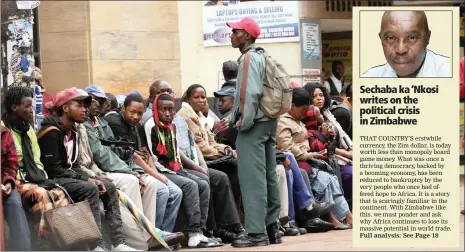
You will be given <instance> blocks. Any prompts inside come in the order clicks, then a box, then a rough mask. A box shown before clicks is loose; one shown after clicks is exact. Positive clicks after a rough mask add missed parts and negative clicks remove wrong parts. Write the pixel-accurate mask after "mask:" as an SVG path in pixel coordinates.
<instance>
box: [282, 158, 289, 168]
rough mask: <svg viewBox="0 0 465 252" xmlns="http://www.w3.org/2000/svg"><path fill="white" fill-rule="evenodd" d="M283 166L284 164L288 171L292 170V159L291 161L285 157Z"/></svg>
mask: <svg viewBox="0 0 465 252" xmlns="http://www.w3.org/2000/svg"><path fill="white" fill-rule="evenodd" d="M283 166H284V169H285V170H286V171H288V170H290V169H291V161H289V159H287V158H286V159H284V163H283Z"/></svg>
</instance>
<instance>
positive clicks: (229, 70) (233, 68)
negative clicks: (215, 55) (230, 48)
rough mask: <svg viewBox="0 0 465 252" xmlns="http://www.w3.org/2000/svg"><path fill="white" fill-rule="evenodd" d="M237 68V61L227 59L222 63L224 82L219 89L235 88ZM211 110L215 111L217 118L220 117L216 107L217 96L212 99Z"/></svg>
mask: <svg viewBox="0 0 465 252" xmlns="http://www.w3.org/2000/svg"><path fill="white" fill-rule="evenodd" d="M238 68H239V64H238V63H237V61H232V60H228V61H225V62H224V63H223V77H224V80H225V83H224V84H223V85H222V86H221V90H223V89H224V88H226V87H233V88H236V80H237V71H238ZM221 90H220V91H221ZM215 97H216V96H215ZM213 112H215V114H216V115H217V116H218V117H219V118H222V117H221V116H220V115H221V114H222V113H221V112H220V111H219V108H218V97H217V98H216V99H215V100H214V104H213Z"/></svg>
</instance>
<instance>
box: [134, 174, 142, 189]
mask: <svg viewBox="0 0 465 252" xmlns="http://www.w3.org/2000/svg"><path fill="white" fill-rule="evenodd" d="M134 175H135V176H136V178H137V179H138V180H139V187H140V193H141V194H142V192H143V189H144V188H145V183H144V181H143V180H142V178H141V176H140V174H139V173H136V174H134Z"/></svg>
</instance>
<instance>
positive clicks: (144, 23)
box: [2, 0, 463, 97]
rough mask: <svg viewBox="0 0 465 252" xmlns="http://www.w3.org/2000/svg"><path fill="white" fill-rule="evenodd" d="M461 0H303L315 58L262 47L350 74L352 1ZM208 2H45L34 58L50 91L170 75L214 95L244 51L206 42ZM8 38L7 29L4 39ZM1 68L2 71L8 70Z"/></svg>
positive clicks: (298, 47) (114, 86) (178, 83)
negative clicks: (342, 67)
mask: <svg viewBox="0 0 465 252" xmlns="http://www.w3.org/2000/svg"><path fill="white" fill-rule="evenodd" d="M5 2H9V1H5ZM213 2H215V3H217V2H218V1H213ZM229 2H231V3H232V2H237V1H229ZM243 2H244V1H243ZM247 2H257V1H247ZM263 2H265V1H259V3H263ZM275 2H276V1H275ZM454 2H455V3H454ZM456 2H457V1H427V2H426V3H425V1H346V0H327V1H298V5H297V6H298V9H297V13H298V19H299V22H300V24H299V26H301V25H302V23H305V22H309V23H316V24H318V29H317V30H316V32H317V34H318V35H317V37H318V41H317V44H318V45H319V47H320V50H321V51H320V57H317V58H315V59H313V61H311V62H310V66H311V67H308V66H304V65H305V62H304V61H305V60H304V59H303V58H302V54H303V53H302V51H303V46H304V43H303V42H304V41H303V38H302V39H300V40H297V41H293V42H277V43H266V44H262V46H263V47H264V48H265V49H266V50H267V51H268V52H269V53H270V54H271V55H273V57H275V58H276V59H277V60H279V61H280V62H281V63H283V64H284V66H285V67H286V70H287V71H288V72H289V74H290V75H291V76H292V77H293V79H294V80H295V81H297V82H298V83H303V82H304V81H305V80H304V78H305V77H302V75H303V74H304V71H303V69H304V68H310V70H318V71H320V73H322V71H324V72H327V73H329V74H330V70H331V69H330V66H331V63H332V61H334V60H337V59H338V60H342V61H343V62H344V63H345V64H346V73H347V75H348V76H347V79H348V80H350V74H351V62H352V58H351V53H352V48H351V47H352V41H351V40H352V11H351V7H353V6H391V5H399V4H408V5H424V4H432V5H438V4H444V5H457V3H456ZM459 2H460V1H459ZM203 8H204V3H203V2H201V1H42V2H41V3H40V6H39V7H38V8H36V9H34V13H33V14H34V24H33V26H32V27H33V29H34V31H33V33H34V43H33V45H34V48H36V49H34V50H31V51H33V52H31V53H32V54H33V58H34V60H35V62H34V64H35V65H36V66H38V67H40V68H41V69H42V72H43V82H44V85H45V86H46V87H47V90H48V91H49V92H52V93H54V92H56V91H57V90H60V89H62V88H63V87H69V86H76V87H84V86H86V85H88V84H97V85H100V86H102V87H103V88H104V89H105V91H106V92H111V93H116V94H120V93H124V92H127V91H130V90H134V89H137V90H139V91H140V92H142V93H143V94H144V96H145V95H148V86H149V85H150V83H152V82H153V81H154V80H156V79H165V80H167V81H169V82H170V83H171V84H172V86H173V88H174V91H175V93H176V96H177V97H180V96H181V95H182V92H183V91H184V90H185V89H186V88H187V87H188V86H189V85H191V84H193V83H200V84H202V85H204V86H205V87H206V89H207V93H208V96H212V95H213V92H214V91H215V90H217V89H218V86H219V84H220V83H221V72H220V71H221V66H222V63H223V62H224V61H226V60H236V59H237V58H238V57H239V56H240V54H239V51H238V50H237V49H234V48H231V47H230V46H229V45H224V46H213V47H206V46H205V45H204V38H203V34H204V23H203V21H204V17H203ZM2 23H3V21H2ZM299 30H300V36H301V37H302V36H304V34H303V33H302V29H301V27H300V28H299ZM4 40H5V39H4V36H3V35H2V45H3V44H4ZM462 43H463V39H462ZM462 46H463V44H462ZM2 59H3V57H2ZM5 61H9V59H8V57H5ZM3 62H4V61H3V60H2V65H5V64H3ZM7 65H9V62H7ZM3 69H4V68H2V74H7V75H8V72H5V71H4V70H3ZM6 69H8V68H6ZM3 79H4V78H3Z"/></svg>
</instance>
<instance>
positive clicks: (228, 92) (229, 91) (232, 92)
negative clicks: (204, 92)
mask: <svg viewBox="0 0 465 252" xmlns="http://www.w3.org/2000/svg"><path fill="white" fill-rule="evenodd" d="M213 94H214V95H215V97H218V98H219V97H224V96H232V97H235V96H236V89H235V88H233V87H224V88H222V89H220V91H217V92H214V93H213Z"/></svg>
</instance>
